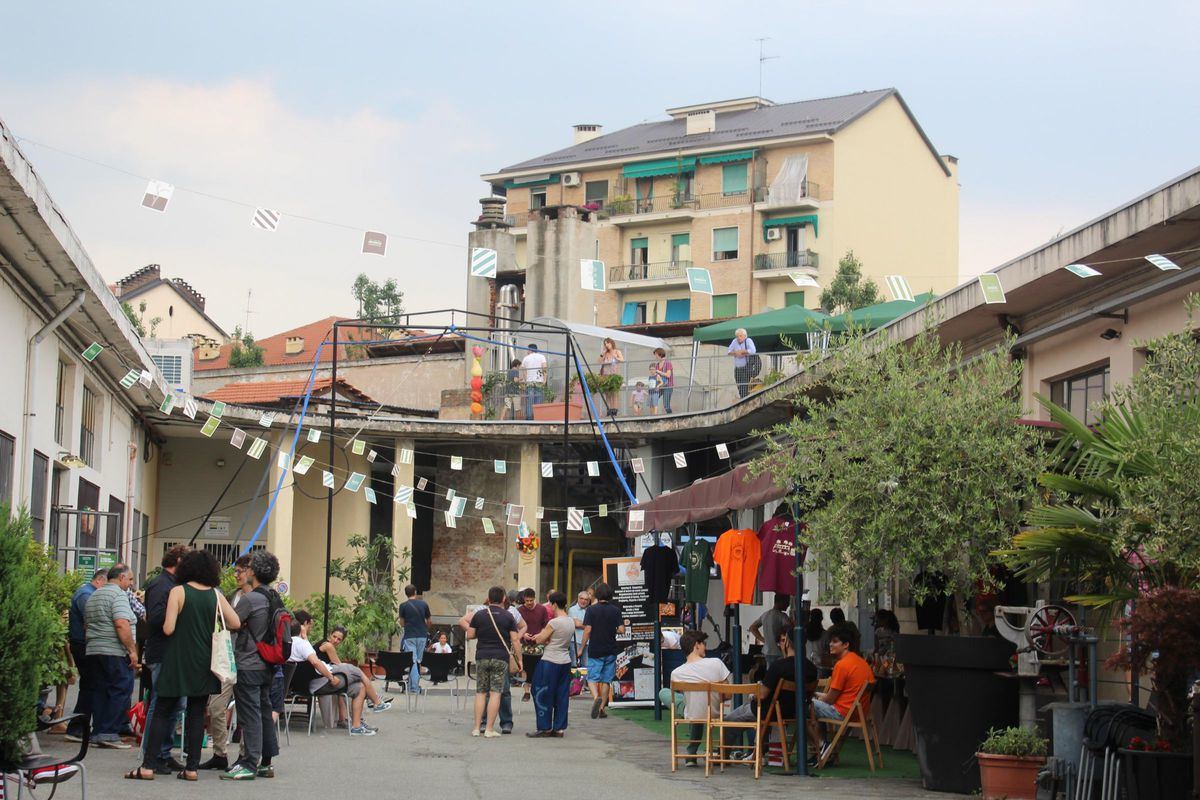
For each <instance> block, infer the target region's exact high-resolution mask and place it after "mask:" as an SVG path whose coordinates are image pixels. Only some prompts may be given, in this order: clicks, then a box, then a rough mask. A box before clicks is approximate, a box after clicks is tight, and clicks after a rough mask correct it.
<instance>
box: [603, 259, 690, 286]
mask: <svg viewBox="0 0 1200 800" xmlns="http://www.w3.org/2000/svg"><path fill="white" fill-rule="evenodd" d="M690 266H692V262H691V261H656V262H652V263H649V264H627V265H621V266H616V267H609V268H608V280H609V281H610V282H612V283H622V282H628V281H659V280H670V279H673V278H674V279H678V280H687V268H688V267H690Z"/></svg>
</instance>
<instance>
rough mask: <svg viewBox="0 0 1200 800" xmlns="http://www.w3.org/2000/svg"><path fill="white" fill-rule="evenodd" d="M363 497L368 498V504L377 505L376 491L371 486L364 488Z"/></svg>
mask: <svg viewBox="0 0 1200 800" xmlns="http://www.w3.org/2000/svg"><path fill="white" fill-rule="evenodd" d="M363 497H365V498H367V502H368V503H370V504H371V505H375V490H374V489H372V488H371V487H370V486H366V487H364V488H363Z"/></svg>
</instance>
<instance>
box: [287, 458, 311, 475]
mask: <svg viewBox="0 0 1200 800" xmlns="http://www.w3.org/2000/svg"><path fill="white" fill-rule="evenodd" d="M314 460H315V459H314V458H313V457H312V456H300V463H298V464H296V467H295V469H293V470H292V472H294V473H296V474H297V475H306V474H308V469H309V467H311V466H312V465H313V461H314Z"/></svg>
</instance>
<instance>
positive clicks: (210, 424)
mask: <svg viewBox="0 0 1200 800" xmlns="http://www.w3.org/2000/svg"><path fill="white" fill-rule="evenodd" d="M220 424H221V419H220V417H209V418H208V419H206V420H205V421H204V427H203V428H201V429H200V433H202V434H204V435H205V436H208V437H212V435H213V434H214V433H216V432H217V426H218V425H220Z"/></svg>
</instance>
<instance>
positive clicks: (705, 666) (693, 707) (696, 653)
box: [658, 631, 730, 767]
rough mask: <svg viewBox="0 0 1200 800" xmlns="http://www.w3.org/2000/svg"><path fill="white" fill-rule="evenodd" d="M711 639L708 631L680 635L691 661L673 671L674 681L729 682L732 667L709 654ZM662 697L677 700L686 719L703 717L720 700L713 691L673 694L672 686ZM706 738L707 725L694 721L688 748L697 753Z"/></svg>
mask: <svg viewBox="0 0 1200 800" xmlns="http://www.w3.org/2000/svg"><path fill="white" fill-rule="evenodd" d="M707 638H708V634H707V633H702V632H701V631H684V632H683V635H682V636H680V637H679V649H680V650H682V651H683V655H684V657H685V658H686V659H687V660H686V661H684V662H683V663H682V664H680V665H679V666H678V667H676V668H675V669H674V670H672V671H671V681H672V683H674V682H680V683H726V682H728V681H729V674H730V673H729V668H728V667H726V666H725V662H723V661H722V660H721V659H719V658H707V657H706V655H705V653H706V652H707V651H706V648H705V645H704V641H705V639H707ZM708 695H711V697H710V696H708ZM658 699H659V700H661V701H662V702H663V704H664V705H666V704H669V703H672V702H674V703H675V714H676V716H682V717H684V718H685V719H703V718H704V717H705V716H706V715H707V713H708V705H709V703H716V702H718V697H717V695H716V694H713V693H711V692H682V693H679V692H676V693H675V694H674V696H673V697H672V692H671V690H670V689H669V688H664V689H663V690H662V691H660V692H659V693H658ZM703 737H704V725H702V724H693V725H692V726H691V732H690V733H689V734H688V739H690V740H691V741H690V742H689V743H688V746H687V751H688V752H689V753H695V752H696V751H697V750H699V749H700V742H701V741H702V739H703ZM683 763H684V766H688V767H694V766H696V760H695V759H691V758H689V759H687V760H686V761H684V762H683Z"/></svg>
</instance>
